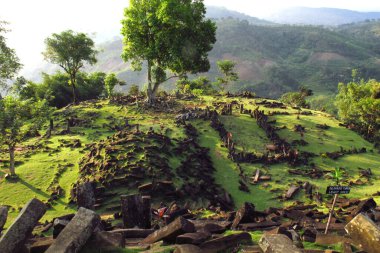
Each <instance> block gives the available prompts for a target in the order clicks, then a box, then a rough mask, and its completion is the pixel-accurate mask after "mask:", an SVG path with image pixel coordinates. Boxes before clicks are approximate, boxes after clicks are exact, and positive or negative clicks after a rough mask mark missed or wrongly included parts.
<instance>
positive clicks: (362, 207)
mask: <svg viewBox="0 0 380 253" xmlns="http://www.w3.org/2000/svg"><path fill="white" fill-rule="evenodd" d="M376 206H377V204H376V202H375V200H373V198H370V199H366V200H362V201H360V203H359V204H358V206H357V207H356V208H355V210H354V211H353V212H352V215H353V216H356V215H358V214H359V213H361V212H368V211H371V210H372V209H375V208H376Z"/></svg>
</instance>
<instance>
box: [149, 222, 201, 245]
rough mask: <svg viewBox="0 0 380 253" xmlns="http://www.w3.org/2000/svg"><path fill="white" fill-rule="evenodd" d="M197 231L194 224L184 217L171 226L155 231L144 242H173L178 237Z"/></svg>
mask: <svg viewBox="0 0 380 253" xmlns="http://www.w3.org/2000/svg"><path fill="white" fill-rule="evenodd" d="M194 231H195V228H194V224H193V223H191V222H190V221H188V220H186V219H185V218H183V217H178V218H177V219H175V220H174V221H173V222H172V223H170V224H169V225H167V226H165V227H163V228H161V229H159V230H157V231H155V232H154V233H152V234H150V235H149V236H148V237H147V238H145V239H144V240H143V243H145V244H152V243H155V242H158V241H161V240H164V241H169V242H173V241H175V239H176V237H177V236H179V235H181V234H185V233H192V232H194Z"/></svg>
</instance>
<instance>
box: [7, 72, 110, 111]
mask: <svg viewBox="0 0 380 253" xmlns="http://www.w3.org/2000/svg"><path fill="white" fill-rule="evenodd" d="M105 77H106V74H105V73H102V72H94V73H91V74H87V73H83V72H79V73H78V74H77V89H78V94H79V97H80V99H79V101H85V100H89V99H95V98H98V97H99V96H100V95H101V94H102V93H103V92H104V88H105ZM69 81H70V76H69V75H68V74H66V73H61V72H57V73H56V74H53V75H48V74H45V73H43V74H42V82H41V83H34V82H31V81H27V82H26V84H25V85H22V86H16V88H15V89H16V90H17V95H18V96H19V97H20V99H23V100H25V99H31V100H34V101H37V100H41V99H46V100H48V102H49V104H50V105H51V106H53V107H57V108H61V107H64V106H66V105H68V104H69V103H70V102H71V99H72V96H71V91H70V87H68V86H67V83H68V82H69Z"/></svg>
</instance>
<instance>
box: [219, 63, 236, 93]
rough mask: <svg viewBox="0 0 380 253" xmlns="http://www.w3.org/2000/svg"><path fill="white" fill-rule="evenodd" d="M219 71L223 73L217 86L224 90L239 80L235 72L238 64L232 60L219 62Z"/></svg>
mask: <svg viewBox="0 0 380 253" xmlns="http://www.w3.org/2000/svg"><path fill="white" fill-rule="evenodd" d="M216 65H217V66H218V69H219V71H220V72H221V73H222V75H223V76H222V77H218V78H217V79H216V80H217V82H216V83H217V84H218V85H219V86H220V88H221V89H222V90H224V89H225V88H226V87H227V86H228V84H229V83H230V82H235V81H237V80H239V76H238V74H237V73H236V72H235V66H236V63H235V62H233V61H231V60H222V61H217V62H216Z"/></svg>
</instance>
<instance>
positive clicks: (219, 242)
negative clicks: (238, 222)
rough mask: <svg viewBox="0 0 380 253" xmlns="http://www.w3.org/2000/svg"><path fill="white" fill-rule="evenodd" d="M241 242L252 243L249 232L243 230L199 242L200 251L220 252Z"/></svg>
mask: <svg viewBox="0 0 380 253" xmlns="http://www.w3.org/2000/svg"><path fill="white" fill-rule="evenodd" d="M242 243H247V244H251V243H252V238H251V235H250V234H249V233H246V232H243V233H239V234H232V235H228V236H223V237H220V238H217V239H213V240H210V241H207V242H205V243H203V244H201V246H200V248H201V250H202V252H220V251H223V250H227V249H229V248H233V247H236V246H238V245H240V244H242Z"/></svg>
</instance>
